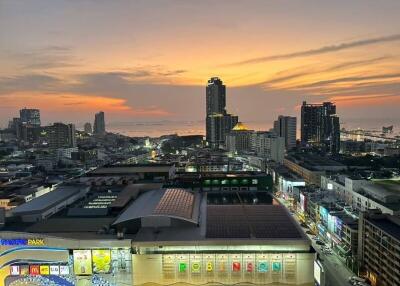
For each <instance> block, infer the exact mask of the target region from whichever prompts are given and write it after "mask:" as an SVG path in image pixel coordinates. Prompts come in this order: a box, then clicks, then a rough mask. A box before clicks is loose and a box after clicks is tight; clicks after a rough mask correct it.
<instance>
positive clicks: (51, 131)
mask: <svg viewBox="0 0 400 286" xmlns="http://www.w3.org/2000/svg"><path fill="white" fill-rule="evenodd" d="M45 131H46V132H47V138H48V143H49V147H50V148H52V149H58V148H72V147H76V136H75V125H74V124H64V123H54V124H53V125H51V126H47V127H45Z"/></svg>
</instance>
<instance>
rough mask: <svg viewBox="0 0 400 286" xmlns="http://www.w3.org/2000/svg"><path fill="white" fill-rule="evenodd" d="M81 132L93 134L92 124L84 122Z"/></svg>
mask: <svg viewBox="0 0 400 286" xmlns="http://www.w3.org/2000/svg"><path fill="white" fill-rule="evenodd" d="M83 130H84V131H85V132H86V133H92V132H93V130H92V124H90V123H89V122H86V123H85V125H84V126H83Z"/></svg>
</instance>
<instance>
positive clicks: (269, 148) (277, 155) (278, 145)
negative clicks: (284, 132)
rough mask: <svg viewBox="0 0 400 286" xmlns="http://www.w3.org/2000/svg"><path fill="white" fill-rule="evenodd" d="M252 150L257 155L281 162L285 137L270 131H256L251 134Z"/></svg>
mask: <svg viewBox="0 0 400 286" xmlns="http://www.w3.org/2000/svg"><path fill="white" fill-rule="evenodd" d="M251 141H252V150H253V151H254V152H255V153H256V154H257V156H260V157H264V158H267V159H269V160H273V161H275V162H278V163H282V162H283V158H284V155H285V138H283V137H278V136H277V135H276V134H274V133H271V132H264V131H258V132H253V134H252V140H251Z"/></svg>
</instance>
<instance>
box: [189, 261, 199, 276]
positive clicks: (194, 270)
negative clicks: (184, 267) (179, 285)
mask: <svg viewBox="0 0 400 286" xmlns="http://www.w3.org/2000/svg"><path fill="white" fill-rule="evenodd" d="M191 268H192V273H200V262H198V261H196V262H192V267H191Z"/></svg>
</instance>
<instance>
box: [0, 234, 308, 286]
mask: <svg viewBox="0 0 400 286" xmlns="http://www.w3.org/2000/svg"><path fill="white" fill-rule="evenodd" d="M2 237H3V238H2V240H1V243H2V245H1V256H0V263H1V269H0V278H1V283H0V285H6V286H16V285H26V284H24V283H26V281H31V280H32V281H35V278H34V277H37V279H36V280H37V281H38V283H41V284H37V285H46V284H47V283H48V284H47V285H142V284H145V283H149V282H151V283H156V284H161V285H168V284H173V283H177V282H182V283H187V284H193V285H200V284H204V283H208V282H218V283H223V284H237V283H254V284H264V285H265V284H270V283H274V282H279V283H282V284H283V285H286V284H287V285H312V284H311V281H312V271H313V260H314V254H313V253H310V252H309V248H308V247H307V245H305V244H304V245H302V244H297V245H294V244H293V243H290V244H289V243H288V244H284V243H274V244H271V243H269V244H267V243H266V242H265V243H263V242H260V243H259V244H253V242H251V243H252V244H250V242H247V243H246V242H244V241H241V242H233V241H230V242H229V245H228V244H226V243H224V242H223V241H214V242H212V243H211V242H207V243H206V244H204V243H203V244H197V245H192V244H191V243H184V242H180V243H178V242H172V243H171V242H170V243H164V244H163V245H158V244H157V245H155V244H154V243H153V244H151V243H147V242H146V243H135V242H133V247H132V248H131V241H130V240H101V241H100V240H73V239H63V238H55V237H47V236H41V237H38V236H32V234H28V233H2ZM244 243H246V244H244ZM310 273H311V274H310ZM39 277H40V279H39ZM47 281H48V282H47ZM52 282H54V283H55V284H51V283H52ZM101 283H103V284H101ZM33 285H35V284H33Z"/></svg>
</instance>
